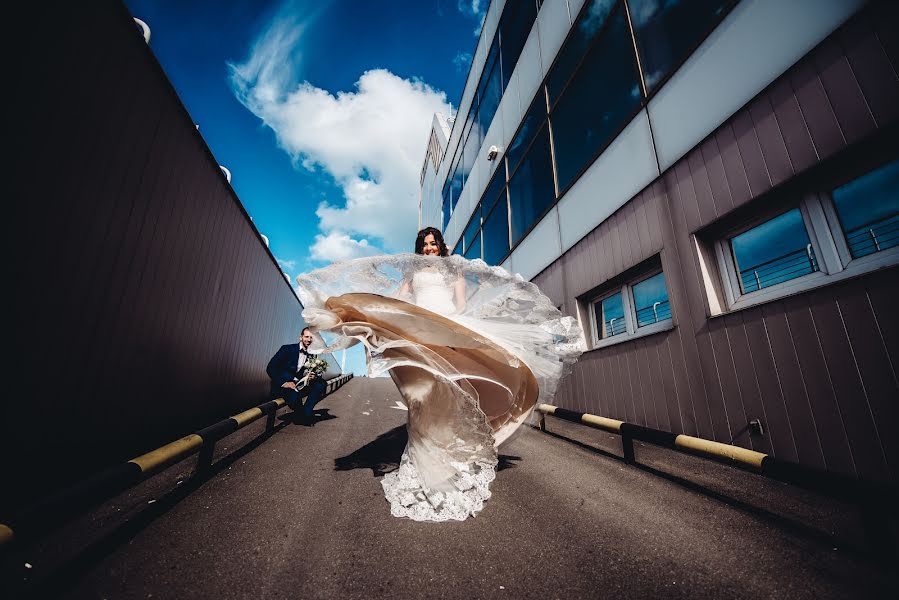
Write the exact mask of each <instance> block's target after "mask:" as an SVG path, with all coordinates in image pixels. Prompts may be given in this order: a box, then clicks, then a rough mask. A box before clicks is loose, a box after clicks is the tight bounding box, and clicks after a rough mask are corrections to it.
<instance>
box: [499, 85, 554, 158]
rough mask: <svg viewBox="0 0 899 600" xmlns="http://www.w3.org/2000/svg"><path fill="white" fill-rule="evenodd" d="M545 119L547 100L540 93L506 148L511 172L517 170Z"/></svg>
mask: <svg viewBox="0 0 899 600" xmlns="http://www.w3.org/2000/svg"><path fill="white" fill-rule="evenodd" d="M544 121H546V100H545V99H544V98H543V94H542V93H538V94H537V97H536V98H535V99H534V101H533V102H532V103H531V107H530V108H529V109H528V112H527V114H525V116H524V118H523V119H522V120H521V127H520V128H519V129H518V133H517V134H515V138H514V139H513V140H512V142H511V143H510V144H509V148H508V149H507V150H506V157H507V158H508V159H509V172H512V171H514V170H515V167H516V166H517V165H518V161H520V160H521V156H522V155H523V154H524V151H525V150H527V147H528V144H530V143H531V140H532V139H534V134H535V133H537V130H538V129H540V126H541V125H543V122H544Z"/></svg>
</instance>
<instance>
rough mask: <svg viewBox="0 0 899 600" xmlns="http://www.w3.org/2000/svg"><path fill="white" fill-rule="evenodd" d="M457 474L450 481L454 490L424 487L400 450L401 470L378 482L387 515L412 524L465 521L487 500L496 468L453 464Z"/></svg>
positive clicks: (476, 464)
mask: <svg viewBox="0 0 899 600" xmlns="http://www.w3.org/2000/svg"><path fill="white" fill-rule="evenodd" d="M452 465H453V467H454V468H455V469H456V470H457V471H458V473H459V475H458V476H457V477H456V479H455V480H454V481H453V486H454V487H455V488H456V489H454V490H452V491H449V492H440V491H435V490H428V489H427V488H425V487H424V485H423V484H422V482H421V478H420V477H419V474H418V471H417V470H416V468H415V465H414V464H413V463H412V461H411V460H409V456H408V454H407V453H406V452H405V451H403V457H402V459H401V460H400V468H399V469H397V470H396V471H393V472H392V473H388V474H387V475H385V476H384V478H383V479H382V480H381V486H382V487H383V488H384V497H385V498H387V501H388V502H390V514H391V515H393V516H394V517H406V518H409V519H412V520H413V521H433V522H442V521H464V520H465V519H467V518H468V517H469V516H472V517H473V516H475V515H476V514H477V513H478V512H480V511H481V510H483V508H484V502H485V501H486V500H488V499H489V498H490V495H491V494H490V483H491V482H492V481H493V480H494V479H496V469H495V468H494V466H493V465H491V464H489V463H485V462H476V463H473V464H463V463H452Z"/></svg>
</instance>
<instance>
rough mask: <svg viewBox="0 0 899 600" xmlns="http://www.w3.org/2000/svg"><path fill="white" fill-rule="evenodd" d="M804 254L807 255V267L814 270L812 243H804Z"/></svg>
mask: <svg viewBox="0 0 899 600" xmlns="http://www.w3.org/2000/svg"><path fill="white" fill-rule="evenodd" d="M805 254H806V256H808V268H809V269H811V270H812V271H813V272H814V270H815V259H814V257H813V256H812V245H811V244H806V245H805Z"/></svg>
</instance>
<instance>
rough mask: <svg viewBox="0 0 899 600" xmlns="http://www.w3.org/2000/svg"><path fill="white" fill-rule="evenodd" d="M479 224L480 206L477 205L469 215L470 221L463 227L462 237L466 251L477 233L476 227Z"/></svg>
mask: <svg viewBox="0 0 899 600" xmlns="http://www.w3.org/2000/svg"><path fill="white" fill-rule="evenodd" d="M480 226H481V206H480V205H478V207H477V208H475V209H474V215H472V217H471V221H469V222H468V225H467V226H466V227H465V233H463V234H462V239H463V240H465V243H464V245H465V251H466V252H468V248H469V246H470V245H471V243H472V240H474V238H475V236H476V235H477V233H478V228H479V227H480Z"/></svg>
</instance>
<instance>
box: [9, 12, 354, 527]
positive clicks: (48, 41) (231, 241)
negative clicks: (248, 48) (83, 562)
mask: <svg viewBox="0 0 899 600" xmlns="http://www.w3.org/2000/svg"><path fill="white" fill-rule="evenodd" d="M21 8H23V9H24V11H25V15H24V16H23V17H22V19H21V22H23V23H40V24H41V27H40V34H39V35H32V34H31V33H28V34H27V35H26V34H23V35H25V37H26V38H27V40H24V39H23V42H22V46H21V47H23V48H27V51H25V52H24V53H23V55H22V57H21V59H20V60H18V61H17V63H16V68H17V69H21V77H15V78H14V80H15V81H16V82H17V83H16V85H17V86H20V89H23V90H25V89H27V90H29V93H28V94H16V95H15V98H13V99H12V100H13V101H14V102H16V103H17V105H16V106H14V108H13V110H12V111H11V114H15V115H16V118H15V119H12V120H11V122H10V127H9V128H8V130H10V131H11V137H10V146H11V147H12V148H14V149H15V156H16V158H15V162H14V166H13V167H12V168H10V169H9V178H11V180H12V185H11V187H10V189H11V197H10V204H11V206H12V210H13V213H12V216H11V218H10V219H9V222H10V223H11V224H13V226H12V227H10V228H9V229H10V235H9V238H10V239H11V242H10V247H11V248H13V249H14V254H13V261H12V283H11V285H10V286H9V288H10V290H11V294H10V295H11V296H12V302H13V306H12V309H11V310H10V311H9V313H8V314H9V316H10V317H11V319H10V321H11V329H12V335H11V336H10V338H11V339H9V346H10V348H11V349H12V353H13V357H14V358H13V361H12V366H11V368H10V372H11V373H12V374H13V377H12V378H11V384H12V387H11V388H8V389H7V390H6V392H7V393H6V398H7V401H6V402H5V404H4V406H3V408H4V411H3V419H2V421H0V429H2V435H0V440H2V441H0V445H2V451H0V474H2V477H3V481H4V482H5V487H4V491H3V493H2V494H0V515H4V516H3V517H0V518H2V519H6V518H8V516H9V514H10V513H11V512H13V510H14V509H19V508H21V507H22V506H25V505H28V504H29V503H30V502H33V501H34V500H35V499H36V498H41V497H43V496H44V495H46V494H48V493H50V492H51V491H54V490H57V489H59V488H62V487H64V486H65V485H66V484H68V483H70V482H73V481H78V480H80V479H84V478H86V477H87V476H89V475H91V474H93V473H95V472H96V471H98V470H100V469H102V468H103V467H107V466H110V465H113V464H116V463H118V462H120V461H124V460H128V459H130V458H133V457H134V456H138V455H140V454H142V453H143V452H147V451H149V450H152V449H153V448H156V447H158V446H160V445H162V444H165V443H168V442H171V441H173V440H175V439H178V438H179V437H181V436H184V435H186V434H188V433H191V432H193V431H195V430H196V429H199V428H201V427H206V426H208V425H210V424H212V423H215V422H216V421H218V420H219V419H222V418H227V417H228V416H230V415H233V414H235V413H238V412H240V411H242V410H245V409H247V408H250V407H252V406H255V405H258V404H260V403H261V402H264V401H265V400H266V398H267V397H268V393H269V380H268V376H267V375H266V372H265V368H266V364H267V362H268V360H269V359H270V358H271V357H272V356H273V355H274V353H275V352H276V351H277V350H278V348H279V347H280V346H281V345H282V344H288V343H293V342H296V341H297V339H298V337H299V334H300V330H301V328H302V327H303V319H302V316H301V314H300V313H301V311H302V305H301V304H300V301H299V299H298V298H297V296H296V294H295V292H294V291H293V290H292V289H291V284H290V282H288V281H287V280H286V278H285V276H284V274H283V273H282V272H281V269H280V268H279V266H278V263H277V261H276V259H275V257H274V256H273V255H272V253H271V251H270V250H269V249H268V248H267V246H266V244H265V243H264V240H263V237H262V236H261V235H260V233H259V232H258V231H257V230H256V227H255V226H254V224H253V222H252V221H251V220H250V217H249V215H248V214H247V213H246V211H245V210H244V208H243V206H242V204H241V202H240V200H239V199H238V197H237V195H236V194H235V192H234V190H233V189H232V188H231V186H230V184H229V182H228V181H227V179H226V177H225V175H224V173H223V172H222V170H221V169H220V167H219V164H218V161H216V159H215V157H214V156H213V154H212V152H211V151H210V149H209V148H208V147H207V145H206V143H205V141H204V140H203V137H202V133H201V132H200V131H198V130H197V128H196V126H195V125H194V123H195V121H194V120H193V119H192V118H191V115H189V114H188V112H187V110H186V108H185V107H184V105H183V104H182V103H181V100H180V99H179V97H178V94H177V93H176V91H175V90H174V88H173V87H172V84H171V83H170V81H169V80H168V78H167V77H166V75H165V73H164V71H163V69H162V67H161V66H160V65H159V63H158V62H157V60H156V58H155V57H154V55H153V52H152V49H151V48H150V47H148V45H147V43H146V42H145V38H144V37H143V35H142V33H141V32H140V30H138V29H137V28H136V27H135V22H134V20H133V18H132V16H131V15H130V14H129V13H128V11H127V9H126V8H125V6H124V5H123V4H122V3H121V2H119V1H118V0H106V1H103V2H90V3H86V4H82V3H58V6H56V7H55V8H54V10H53V11H47V7H46V6H44V5H27V6H24V5H23V7H21ZM22 31H23V32H25V31H30V30H29V29H28V28H22ZM17 74H18V73H17ZM238 176H239V172H238ZM331 364H332V365H334V366H336V365H337V362H336V361H335V360H333V359H332V360H331Z"/></svg>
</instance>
